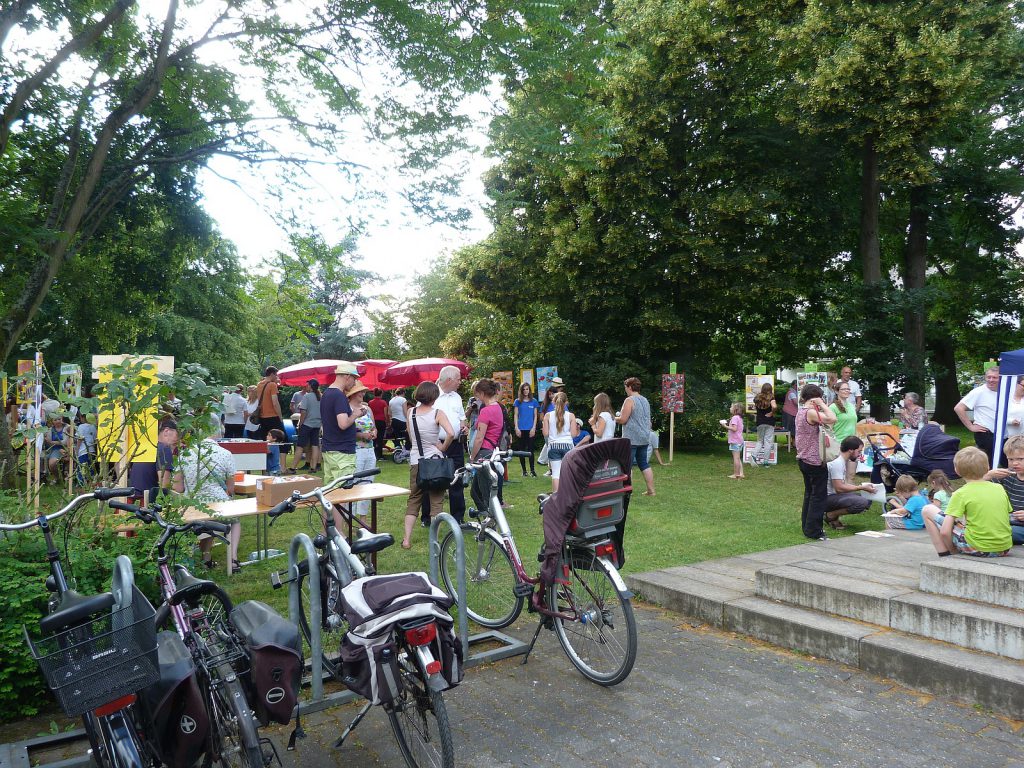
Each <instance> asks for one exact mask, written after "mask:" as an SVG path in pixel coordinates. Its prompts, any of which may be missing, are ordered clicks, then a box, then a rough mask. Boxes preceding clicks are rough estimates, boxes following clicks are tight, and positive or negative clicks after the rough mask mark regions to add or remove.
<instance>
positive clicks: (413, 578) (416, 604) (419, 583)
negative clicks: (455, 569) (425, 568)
mask: <svg viewBox="0 0 1024 768" xmlns="http://www.w3.org/2000/svg"><path fill="white" fill-rule="evenodd" d="M341 597H342V604H343V606H344V610H345V619H346V621H348V625H349V629H348V632H346V633H345V637H344V638H343V640H342V642H341V660H342V672H343V678H342V682H343V683H344V684H345V685H346V686H347V687H348V688H349V689H350V690H352V691H354V692H356V693H358V694H359V695H360V696H364V697H365V698H366V699H368V700H369V701H371V702H372V703H374V704H384V703H388V702H390V701H391V700H392V699H394V697H395V696H396V695H398V693H399V690H400V689H399V687H398V686H399V677H398V662H397V653H398V648H397V647H396V646H395V642H394V635H393V633H394V631H395V629H396V625H397V624H400V623H405V622H410V621H414V620H423V619H430V620H433V621H434V622H435V624H436V625H437V640H435V641H434V643H432V648H431V650H432V651H433V653H434V657H435V658H436V659H437V660H438V661H440V662H441V664H442V666H443V669H442V673H441V676H442V678H444V681H445V684H446V685H445V687H446V688H451V687H454V686H456V685H458V684H459V683H460V682H461V681H462V645H461V643H459V642H458V640H457V639H456V637H455V633H454V631H453V625H454V621H453V620H452V617H451V616H450V615H449V613H448V609H449V608H451V606H452V599H451V598H450V597H448V595H447V594H445V593H444V592H443V591H442V590H440V589H438V588H437V587H435V586H434V585H432V584H431V583H430V579H429V578H427V575H426V574H425V573H399V574H394V575H390V576H369V577H367V578H365V579H358V580H357V581H354V582H352V583H351V584H349V585H348V586H347V587H345V588H344V589H343V590H342V591H341Z"/></svg>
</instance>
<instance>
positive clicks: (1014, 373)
mask: <svg viewBox="0 0 1024 768" xmlns="http://www.w3.org/2000/svg"><path fill="white" fill-rule="evenodd" d="M1022 375H1024V349H1017V350H1014V351H1013V352H1003V353H1002V354H1001V355H999V394H998V396H997V397H998V399H997V401H996V430H995V435H993V443H994V444H993V446H992V469H995V468H996V467H998V466H999V461H1000V459H1001V458H1002V456H1003V443H1004V442H1005V441H1006V412H1007V411H1008V410H1009V407H1010V396H1011V395H1012V394H1013V387H1014V385H1015V384H1016V380H1017V377H1018V376H1022Z"/></svg>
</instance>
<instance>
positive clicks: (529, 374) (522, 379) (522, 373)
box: [516, 368, 537, 395]
mask: <svg viewBox="0 0 1024 768" xmlns="http://www.w3.org/2000/svg"><path fill="white" fill-rule="evenodd" d="M523 384H529V385H530V391H531V392H532V393H533V394H535V395H536V394H537V379H536V377H535V376H534V374H533V368H520V369H519V386H522V385H523ZM516 391H517V392H518V390H516Z"/></svg>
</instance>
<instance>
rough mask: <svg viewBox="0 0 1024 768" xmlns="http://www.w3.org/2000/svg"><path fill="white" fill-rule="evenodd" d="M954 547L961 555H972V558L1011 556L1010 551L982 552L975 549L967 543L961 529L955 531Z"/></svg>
mask: <svg viewBox="0 0 1024 768" xmlns="http://www.w3.org/2000/svg"><path fill="white" fill-rule="evenodd" d="M953 546H954V547H956V549H957V551H958V552H959V553H960V554H961V555H970V556H971V557H1006V556H1007V555H1008V554H1010V550H1008V549H1007V550H1005V551H1004V552H981V551H979V550H977V549H975V548H974V547H972V546H971V545H970V544H968V543H967V539H965V538H964V529H963V528H960V527H957V528H954V529H953Z"/></svg>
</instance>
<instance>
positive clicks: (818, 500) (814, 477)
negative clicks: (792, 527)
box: [796, 459, 828, 539]
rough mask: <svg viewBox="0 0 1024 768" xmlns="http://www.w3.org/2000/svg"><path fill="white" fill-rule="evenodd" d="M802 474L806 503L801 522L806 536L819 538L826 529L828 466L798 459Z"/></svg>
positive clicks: (801, 512) (802, 510) (801, 511)
mask: <svg viewBox="0 0 1024 768" xmlns="http://www.w3.org/2000/svg"><path fill="white" fill-rule="evenodd" d="M796 463H797V465H798V466H799V467H800V474H801V475H803V476H804V503H803V507H801V509H800V524H801V525H802V526H803V530H804V536H806V537H807V538H809V539H817V538H819V537H820V536H821V535H822V534H823V533H824V531H823V530H822V527H821V526H822V524H823V522H824V520H825V501H826V499H827V497H828V486H827V485H826V483H828V467H826V466H825V465H824V464H818V465H815V464H808V463H807V462H805V461H804V460H803V459H797V461H796Z"/></svg>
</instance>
